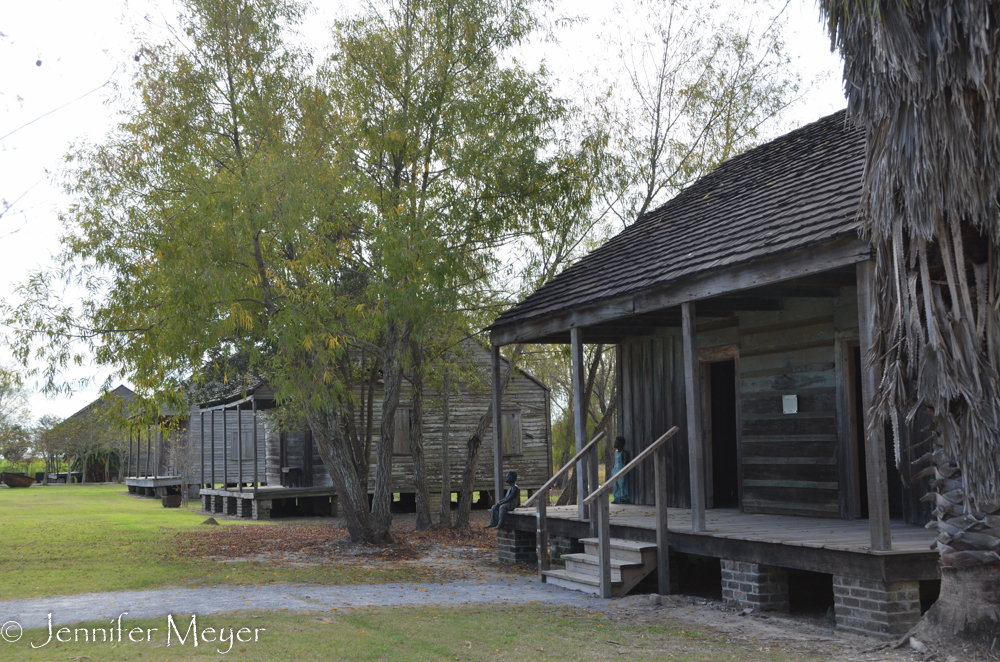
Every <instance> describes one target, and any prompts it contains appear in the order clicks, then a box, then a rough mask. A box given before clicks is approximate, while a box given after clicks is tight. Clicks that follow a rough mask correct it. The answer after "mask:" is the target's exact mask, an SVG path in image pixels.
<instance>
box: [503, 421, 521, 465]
mask: <svg viewBox="0 0 1000 662" xmlns="http://www.w3.org/2000/svg"><path fill="white" fill-rule="evenodd" d="M501 418H502V424H503V453H504V455H520V454H521V436H522V435H521V412H519V411H505V412H503V414H502V416H501Z"/></svg>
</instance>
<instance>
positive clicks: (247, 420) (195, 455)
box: [187, 410, 270, 483]
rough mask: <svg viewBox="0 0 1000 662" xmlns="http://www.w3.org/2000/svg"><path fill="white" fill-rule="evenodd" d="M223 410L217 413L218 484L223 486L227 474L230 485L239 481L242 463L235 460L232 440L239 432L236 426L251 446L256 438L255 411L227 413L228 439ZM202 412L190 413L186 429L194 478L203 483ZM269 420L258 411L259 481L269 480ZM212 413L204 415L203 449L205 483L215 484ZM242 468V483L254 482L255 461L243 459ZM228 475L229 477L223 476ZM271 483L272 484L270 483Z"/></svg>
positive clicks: (191, 472) (216, 463)
mask: <svg viewBox="0 0 1000 662" xmlns="http://www.w3.org/2000/svg"><path fill="white" fill-rule="evenodd" d="M222 416H223V414H222V411H221V410H219V411H216V412H215V423H214V427H215V482H216V483H222V482H223V477H224V475H225V477H226V479H227V480H228V482H229V483H236V482H237V481H238V479H239V473H240V464H241V461H240V460H239V459H238V458H237V457H234V454H233V440H232V435H233V434H234V433H236V432H237V425H239V426H240V429H241V430H242V433H243V438H244V443H245V444H252V441H246V440H252V439H253V427H254V425H253V412H252V411H249V410H245V411H242V412H239V414H238V413H237V412H236V411H235V410H229V411H227V412H226V413H225V416H226V424H225V437H223V425H222ZM201 420H202V418H201V411H200V410H195V411H193V412H191V414H190V417H189V418H188V426H187V439H188V443H187V448H188V449H189V451H188V458H190V460H189V462H190V467H191V468H190V473H189V475H190V476H191V477H192V478H195V479H197V480H201V461H202V448H201V429H202V427H201V426H202V424H201ZM267 421H268V417H267V416H266V414H264V413H263V412H258V414H257V477H258V480H260V481H262V482H263V481H265V480H267V471H268V470H269V469H270V467H267V466H265V459H266V457H267V448H266V443H265V440H266V436H267ZM212 426H213V423H212V414H211V412H209V411H206V412H205V448H204V458H205V481H206V482H207V483H211V482H212V475H211V472H212ZM224 444H228V445H227V446H226V450H225V456H226V457H225V460H226V462H225V465H224V462H223V445H224ZM242 466H243V482H244V483H249V482H251V481H253V478H254V471H253V468H254V463H253V460H252V459H247V460H242ZM224 471H225V472H228V475H226V474H224ZM268 482H269V483H270V481H268Z"/></svg>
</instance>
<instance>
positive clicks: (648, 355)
mask: <svg viewBox="0 0 1000 662" xmlns="http://www.w3.org/2000/svg"><path fill="white" fill-rule="evenodd" d="M683 358H684V346H683V342H682V340H681V334H680V329H664V330H663V331H662V332H660V333H658V334H656V335H654V336H652V337H649V338H635V339H632V340H629V341H627V342H623V343H621V345H620V347H619V361H620V365H621V368H620V369H619V370H618V374H619V383H618V394H619V396H618V397H619V400H618V410H619V412H621V413H620V415H619V416H618V434H620V435H622V436H623V437H625V442H626V445H625V447H626V448H627V449H628V450H629V451H630V452H631V453H632V456H633V457H635V456H636V455H637V454H638V453H639V452H640V451H642V449H643V448H645V447H646V446H648V445H649V444H650V443H652V442H653V441H655V440H656V438H657V437H659V436H660V435H662V434H663V433H664V432H666V431H667V430H669V429H670V428H671V427H672V426H674V425H676V426H678V427H680V432H678V433H677V434H676V435H674V436H673V438H672V439H670V441H668V442H667V443H666V448H667V458H668V459H667V462H668V465H669V470H668V474H669V483H668V485H667V494H668V498H669V500H670V503H669V505H670V506H672V507H675V508H688V507H690V505H691V487H690V476H689V475H688V472H687V466H688V450H687V414H686V412H685V409H684V364H683ZM629 489H630V491H631V497H632V501H633V503H638V504H646V505H652V504H653V503H655V499H654V494H653V490H654V483H653V463H652V462H651V461H650V462H645V463H644V464H643V465H642V466H641V467H640V468H639V469H636V470H635V471H633V472H632V474H631V484H630V485H629Z"/></svg>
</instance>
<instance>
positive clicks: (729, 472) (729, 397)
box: [707, 359, 740, 508]
mask: <svg viewBox="0 0 1000 662" xmlns="http://www.w3.org/2000/svg"><path fill="white" fill-rule="evenodd" d="M707 372H708V396H709V397H708V400H709V407H708V410H709V435H710V436H711V448H712V453H711V458H712V465H711V466H712V469H711V471H712V480H711V483H710V484H711V486H712V487H711V490H712V491H711V496H712V507H713V508H738V507H739V505H740V495H739V439H738V433H737V432H738V431H737V428H738V421H739V415H738V411H737V406H736V405H737V397H736V360H735V359H729V360H726V361H717V362H715V363H710V364H708V371H707Z"/></svg>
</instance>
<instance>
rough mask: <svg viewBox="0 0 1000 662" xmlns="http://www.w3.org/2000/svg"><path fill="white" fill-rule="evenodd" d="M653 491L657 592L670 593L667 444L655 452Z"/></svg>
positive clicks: (661, 593)
mask: <svg viewBox="0 0 1000 662" xmlns="http://www.w3.org/2000/svg"><path fill="white" fill-rule="evenodd" d="M653 480H654V481H655V484H654V486H653V488H654V489H653V492H654V495H655V498H656V578H657V585H658V588H657V592H658V593H659V594H660V595H670V593H671V587H670V547H669V540H668V536H667V446H666V444H664V445H662V446H660V447H659V448H657V449H656V452H654V453H653Z"/></svg>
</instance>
